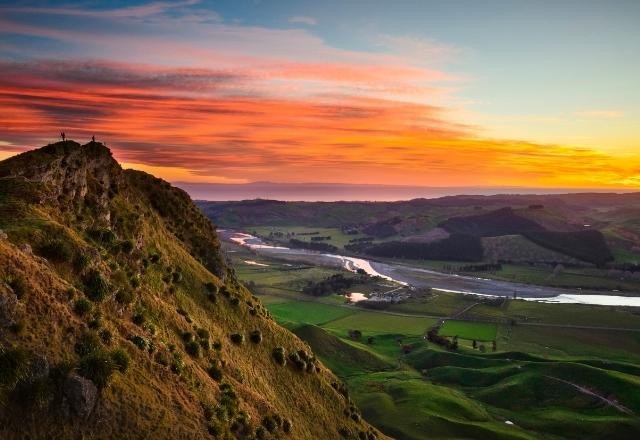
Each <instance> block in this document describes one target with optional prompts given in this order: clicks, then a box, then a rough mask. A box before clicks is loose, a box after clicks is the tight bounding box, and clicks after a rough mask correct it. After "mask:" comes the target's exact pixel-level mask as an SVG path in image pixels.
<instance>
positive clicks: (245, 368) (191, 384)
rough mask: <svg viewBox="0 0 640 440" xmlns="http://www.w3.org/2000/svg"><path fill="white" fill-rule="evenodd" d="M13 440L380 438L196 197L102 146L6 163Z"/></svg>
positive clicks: (5, 401) (0, 385) (6, 333)
mask: <svg viewBox="0 0 640 440" xmlns="http://www.w3.org/2000/svg"><path fill="white" fill-rule="evenodd" d="M0 230H2V232H0V437H1V438H150V437H154V438H189V439H198V438H218V439H233V438H240V439H253V438H265V439H268V438H292V439H333V438H347V439H349V438H352V439H375V438H384V436H383V435H382V434H380V433H379V432H378V431H376V430H375V429H374V428H372V427H370V426H369V425H368V424H367V423H366V422H365V421H363V420H362V418H361V416H360V413H359V411H358V409H357V408H356V407H355V405H353V403H352V402H351V399H350V398H349V397H348V392H347V390H346V388H345V387H344V385H342V384H341V383H340V382H339V380H338V379H337V378H336V377H335V376H334V375H333V374H332V373H331V372H330V371H329V370H328V369H327V368H325V367H324V366H323V365H322V364H321V363H320V362H319V361H318V360H317V359H316V358H315V356H314V355H313V353H312V352H311V349H310V348H309V346H308V345H307V344H305V343H304V342H302V341H301V340H300V339H298V338H297V337H296V336H295V335H293V334H292V333H291V332H289V331H288V330H286V329H284V328H282V327H280V326H278V325H277V324H276V323H275V322H274V321H273V320H272V319H271V317H270V315H269V313H268V312H267V311H266V309H265V308H264V307H263V306H262V304H261V303H260V301H259V300H258V299H257V298H256V297H255V296H253V295H252V294H251V292H249V291H248V290H247V289H246V288H245V287H244V286H242V285H241V284H240V283H239V282H238V280H237V279H236V277H235V274H234V271H233V269H232V268H230V267H228V266H227V264H226V263H225V261H224V258H223V256H222V254H221V252H220V247H219V243H218V239H217V236H216V231H215V228H214V226H213V225H212V224H211V223H210V222H209V220H208V219H206V218H205V217H204V216H203V215H202V214H200V211H199V210H198V209H197V208H196V207H195V205H194V204H193V203H192V202H191V200H190V199H189V197H188V195H187V194H186V193H184V192H183V191H182V190H179V189H177V188H174V187H172V186H171V185H169V184H168V183H166V182H164V181H162V180H160V179H157V178H155V177H153V176H150V175H148V174H145V173H142V172H139V171H132V170H122V169H121V167H120V166H119V164H118V163H117V162H116V161H115V160H114V159H113V158H112V156H111V152H110V151H109V150H108V149H107V148H106V147H104V146H103V145H101V144H99V143H95V142H92V143H89V144H87V145H83V146H81V145H79V144H77V143H75V142H72V141H67V142H59V143H56V144H52V145H48V146H46V147H43V148H40V149H38V150H33V151H30V152H27V153H23V154H21V155H18V156H15V157H12V158H9V159H7V160H5V161H3V162H0Z"/></svg>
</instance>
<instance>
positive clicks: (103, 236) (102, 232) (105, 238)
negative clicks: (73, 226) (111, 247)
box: [87, 229, 116, 244]
mask: <svg viewBox="0 0 640 440" xmlns="http://www.w3.org/2000/svg"><path fill="white" fill-rule="evenodd" d="M87 234H88V235H89V237H90V238H91V239H92V240H94V241H98V242H100V243H105V244H108V243H113V242H114V241H115V239H116V236H115V234H114V233H113V231H112V230H110V229H89V230H88V231H87Z"/></svg>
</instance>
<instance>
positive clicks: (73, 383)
mask: <svg viewBox="0 0 640 440" xmlns="http://www.w3.org/2000/svg"><path fill="white" fill-rule="evenodd" d="M97 398H98V388H97V387H96V386H95V385H94V383H93V382H91V381H90V380H89V379H85V378H84V377H81V376H78V375H77V374H72V375H70V376H69V377H67V380H66V381H65V383H64V404H65V406H67V408H68V409H70V410H71V413H72V414H73V415H76V416H77V417H79V418H81V419H87V418H88V417H89V416H90V415H91V413H92V412H93V408H94V407H95V405H96V400H97Z"/></svg>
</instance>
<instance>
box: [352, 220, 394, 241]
mask: <svg viewBox="0 0 640 440" xmlns="http://www.w3.org/2000/svg"><path fill="white" fill-rule="evenodd" d="M401 221H402V219H401V218H399V217H394V218H392V219H388V220H383V221H381V222H378V223H374V224H372V225H369V226H367V227H365V228H364V229H363V230H362V232H364V233H365V234H369V235H373V236H374V237H378V238H387V237H391V236H392V235H396V234H397V233H398V231H397V230H396V228H394V227H393V225H397V224H398V223H400V222H401Z"/></svg>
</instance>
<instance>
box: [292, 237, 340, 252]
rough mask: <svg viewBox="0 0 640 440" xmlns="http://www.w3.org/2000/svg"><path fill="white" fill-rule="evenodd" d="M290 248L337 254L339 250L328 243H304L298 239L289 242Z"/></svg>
mask: <svg viewBox="0 0 640 440" xmlns="http://www.w3.org/2000/svg"><path fill="white" fill-rule="evenodd" d="M289 246H291V247H294V248H299V249H309V250H312V251H321V252H336V251H337V250H338V248H337V247H336V246H334V245H332V244H328V243H322V242H320V243H318V242H317V241H303V240H298V239H297V238H292V239H291V240H289Z"/></svg>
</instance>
